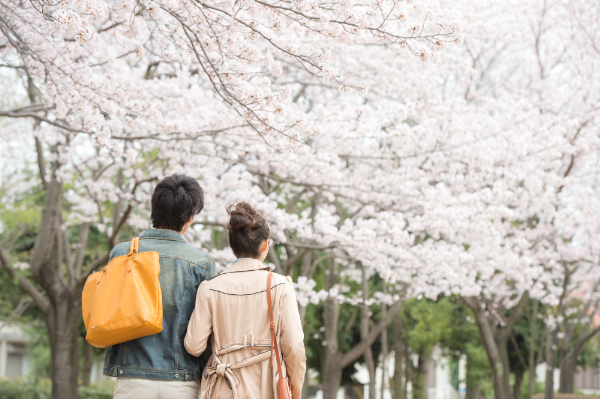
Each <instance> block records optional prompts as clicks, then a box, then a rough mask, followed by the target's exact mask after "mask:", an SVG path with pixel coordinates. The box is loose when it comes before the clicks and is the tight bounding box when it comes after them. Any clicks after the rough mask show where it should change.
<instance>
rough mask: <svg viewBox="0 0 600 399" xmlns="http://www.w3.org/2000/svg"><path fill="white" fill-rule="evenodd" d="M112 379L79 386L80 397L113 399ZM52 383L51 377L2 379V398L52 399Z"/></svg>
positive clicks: (0, 388) (84, 398) (0, 384)
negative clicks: (87, 385)
mask: <svg viewBox="0 0 600 399" xmlns="http://www.w3.org/2000/svg"><path fill="white" fill-rule="evenodd" d="M113 387H114V385H113V383H112V381H108V382H107V383H103V384H98V385H91V386H89V387H80V388H79V399H112V397H113V390H114V388H113ZM51 393H52V383H51V381H50V380H49V379H41V378H38V379H35V380H23V379H21V378H13V379H0V398H2V399H50V398H51V396H52V395H51Z"/></svg>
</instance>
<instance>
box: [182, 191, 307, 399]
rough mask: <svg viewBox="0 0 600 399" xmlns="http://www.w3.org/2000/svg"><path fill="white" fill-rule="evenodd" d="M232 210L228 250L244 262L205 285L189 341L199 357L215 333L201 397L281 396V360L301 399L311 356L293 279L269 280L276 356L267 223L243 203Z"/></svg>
mask: <svg viewBox="0 0 600 399" xmlns="http://www.w3.org/2000/svg"><path fill="white" fill-rule="evenodd" d="M227 213H228V214H229V216H230V220H229V224H228V225H227V229H228V230H229V245H230V246H231V249H232V250H233V253H234V254H235V256H236V257H237V258H238V259H237V260H236V261H235V262H234V263H233V264H232V265H231V267H230V268H229V269H227V270H226V271H224V272H223V273H221V274H220V275H218V276H217V277H215V278H213V279H212V280H210V281H204V282H202V284H200V287H199V288H198V295H197V297H196V308H195V309H194V312H193V313H192V318H191V319H190V324H189V325H188V330H187V334H186V336H185V347H186V349H187V351H188V352H189V353H191V354H192V355H194V356H200V354H202V352H204V351H205V349H206V345H207V342H208V338H209V336H210V335H211V334H212V340H211V342H212V344H211V345H212V353H213V354H212V356H211V358H210V360H209V362H208V364H207V366H206V368H205V369H204V373H203V374H202V382H201V389H200V399H217V398H228V399H230V398H234V399H270V398H277V379H278V378H279V376H278V371H277V370H278V367H277V364H276V362H277V359H278V358H279V359H281V369H282V374H283V376H284V377H287V378H289V381H290V384H291V393H292V397H293V398H294V399H300V396H301V392H302V384H303V382H304V372H305V370H306V356H305V353H304V334H303V333H302V326H301V324H300V315H299V313H298V307H297V304H296V297H295V294H294V286H293V284H292V279H291V278H290V277H284V276H282V275H279V274H275V273H272V275H271V285H270V291H271V301H272V302H271V303H272V305H273V310H272V311H273V320H274V324H275V332H276V337H277V342H278V348H279V350H280V351H281V353H280V355H279V357H277V356H276V354H274V353H273V354H272V353H271V329H270V328H269V326H270V321H269V307H268V302H267V279H268V276H269V273H270V270H269V268H268V267H267V266H266V265H265V264H264V263H263V261H264V260H265V258H266V257H267V253H268V252H269V243H268V241H269V237H270V231H269V226H267V223H266V221H265V219H264V218H263V217H262V216H261V215H260V214H259V213H257V212H256V211H255V210H254V209H253V208H252V207H251V206H250V205H248V204H247V203H244V202H241V203H239V204H237V205H232V206H229V207H228V209H227ZM281 355H283V356H281ZM284 359H285V360H284ZM278 399H285V398H278Z"/></svg>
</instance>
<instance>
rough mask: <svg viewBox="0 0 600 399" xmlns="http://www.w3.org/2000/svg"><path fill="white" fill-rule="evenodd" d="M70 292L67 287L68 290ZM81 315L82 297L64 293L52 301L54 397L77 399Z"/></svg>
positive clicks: (48, 319) (50, 329)
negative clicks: (73, 296) (78, 329)
mask: <svg viewBox="0 0 600 399" xmlns="http://www.w3.org/2000/svg"><path fill="white" fill-rule="evenodd" d="M65 291H66V290H65ZM80 318H81V300H80V298H79V297H78V298H75V299H73V298H72V297H71V295H69V294H68V293H66V292H65V293H64V294H63V295H62V298H61V299H60V300H58V301H52V305H51V310H50V312H49V313H48V315H47V316H46V325H47V327H48V334H49V337H50V353H51V357H52V360H51V361H52V398H54V399H77V398H78V394H77V385H78V381H77V380H78V374H79V351H78V345H77V343H78V342H77V341H78V333H77V327H78V323H79V319H80Z"/></svg>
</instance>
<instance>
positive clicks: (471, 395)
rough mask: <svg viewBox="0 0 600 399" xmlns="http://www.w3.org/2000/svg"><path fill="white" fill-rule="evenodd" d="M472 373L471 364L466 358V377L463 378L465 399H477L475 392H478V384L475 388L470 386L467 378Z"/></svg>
mask: <svg viewBox="0 0 600 399" xmlns="http://www.w3.org/2000/svg"><path fill="white" fill-rule="evenodd" d="M472 372H473V362H472V361H471V360H470V359H469V357H468V356H467V375H466V378H465V380H466V381H465V385H466V392H465V399H476V398H477V391H478V390H479V384H477V385H476V386H473V385H472V384H470V383H469V381H470V380H471V379H470V378H469V375H470V374H471V373H472Z"/></svg>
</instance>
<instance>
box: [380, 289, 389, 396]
mask: <svg viewBox="0 0 600 399" xmlns="http://www.w3.org/2000/svg"><path fill="white" fill-rule="evenodd" d="M383 293H384V294H386V293H387V286H386V284H385V281H384V282H383ZM381 315H382V316H383V317H385V316H386V315H387V306H386V305H385V303H384V304H382V305H381ZM387 330H388V329H387V328H386V329H385V330H383V331H382V332H381V389H380V396H379V397H380V398H381V399H383V397H384V393H385V386H386V385H387V356H388V331H387Z"/></svg>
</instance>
